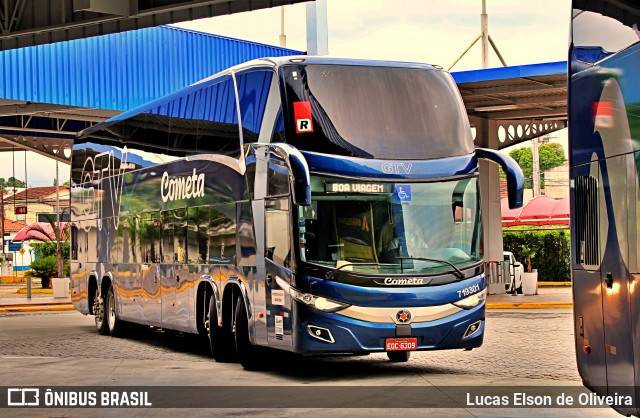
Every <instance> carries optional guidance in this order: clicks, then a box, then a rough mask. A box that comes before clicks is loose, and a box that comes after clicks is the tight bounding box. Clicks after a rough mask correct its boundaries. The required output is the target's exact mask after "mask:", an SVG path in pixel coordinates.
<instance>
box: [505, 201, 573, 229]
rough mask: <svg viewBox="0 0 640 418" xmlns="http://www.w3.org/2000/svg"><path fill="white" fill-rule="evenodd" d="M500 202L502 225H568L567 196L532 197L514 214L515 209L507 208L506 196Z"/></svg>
mask: <svg viewBox="0 0 640 418" xmlns="http://www.w3.org/2000/svg"><path fill="white" fill-rule="evenodd" d="M500 204H501V207H502V224H503V225H504V226H515V225H569V198H568V197H565V198H564V199H552V198H550V197H547V196H538V197H534V198H533V199H531V200H530V201H529V202H528V203H527V204H526V205H524V206H523V208H522V209H521V210H520V211H519V213H518V214H515V216H514V212H516V211H510V210H508V207H509V205H508V203H507V198H504V199H502V200H501V202H500ZM505 208H506V209H507V210H506V211H505Z"/></svg>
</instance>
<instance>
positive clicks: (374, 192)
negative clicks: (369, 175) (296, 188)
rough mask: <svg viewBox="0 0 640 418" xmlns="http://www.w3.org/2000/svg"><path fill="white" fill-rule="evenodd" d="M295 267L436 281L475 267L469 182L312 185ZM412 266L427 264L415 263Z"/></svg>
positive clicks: (477, 226)
mask: <svg viewBox="0 0 640 418" xmlns="http://www.w3.org/2000/svg"><path fill="white" fill-rule="evenodd" d="M311 182H312V204H311V206H309V207H300V208H299V216H300V225H301V230H300V232H301V258H302V260H304V261H306V262H309V263H314V264H319V265H322V266H326V267H331V268H341V266H344V264H349V265H348V266H344V267H343V268H341V270H343V271H352V272H354V273H362V274H385V275H389V274H425V275H428V274H442V273H445V272H449V271H451V269H452V268H451V266H450V265H447V264H446V263H443V262H437V261H435V260H443V261H447V262H449V263H452V264H454V265H455V266H456V267H458V268H465V267H469V266H471V265H474V264H476V263H478V262H480V261H481V260H482V254H481V251H480V241H481V235H482V234H481V227H482V225H481V217H480V202H479V191H478V181H477V178H476V177H471V178H466V179H462V180H451V181H442V182H432V183H389V182H378V183H375V182H373V183H372V182H367V183H364V182H358V181H349V180H344V179H333V178H329V177H318V176H313V177H312V181H311ZM420 258H430V259H434V260H433V261H429V260H420Z"/></svg>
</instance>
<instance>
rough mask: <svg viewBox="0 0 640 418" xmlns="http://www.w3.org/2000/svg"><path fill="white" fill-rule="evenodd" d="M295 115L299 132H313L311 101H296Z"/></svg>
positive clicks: (294, 104)
mask: <svg viewBox="0 0 640 418" xmlns="http://www.w3.org/2000/svg"><path fill="white" fill-rule="evenodd" d="M293 117H294V118H295V120H296V133H297V134H304V133H307V132H313V119H312V117H311V102H294V103H293Z"/></svg>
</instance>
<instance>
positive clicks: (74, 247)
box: [71, 225, 78, 260]
mask: <svg viewBox="0 0 640 418" xmlns="http://www.w3.org/2000/svg"><path fill="white" fill-rule="evenodd" d="M71 259H72V260H77V259H78V227H77V226H76V225H71Z"/></svg>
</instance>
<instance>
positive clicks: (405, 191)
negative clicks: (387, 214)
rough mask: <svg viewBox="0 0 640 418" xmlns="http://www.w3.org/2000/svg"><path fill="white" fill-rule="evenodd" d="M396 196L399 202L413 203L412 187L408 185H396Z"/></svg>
mask: <svg viewBox="0 0 640 418" xmlns="http://www.w3.org/2000/svg"><path fill="white" fill-rule="evenodd" d="M395 195H396V200H397V201H398V202H411V186H410V185H408V184H396V188H395Z"/></svg>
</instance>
